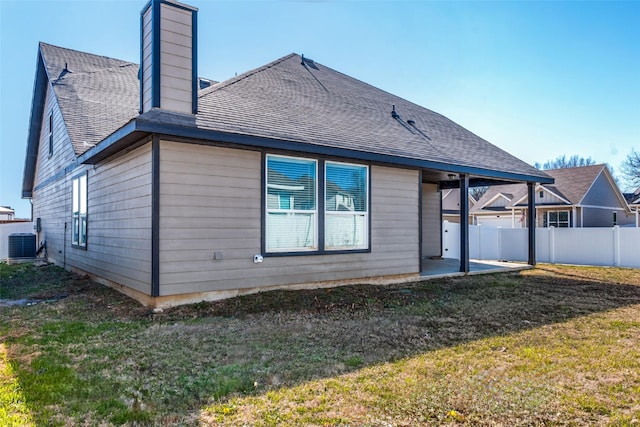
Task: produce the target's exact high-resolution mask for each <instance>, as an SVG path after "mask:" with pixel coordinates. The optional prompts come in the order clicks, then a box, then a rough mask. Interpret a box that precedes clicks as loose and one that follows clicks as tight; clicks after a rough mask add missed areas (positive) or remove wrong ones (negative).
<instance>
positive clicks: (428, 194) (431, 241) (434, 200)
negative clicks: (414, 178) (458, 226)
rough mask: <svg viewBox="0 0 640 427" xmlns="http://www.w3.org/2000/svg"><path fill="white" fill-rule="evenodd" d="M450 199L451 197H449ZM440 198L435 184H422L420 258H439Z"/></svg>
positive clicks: (440, 249) (440, 247)
mask: <svg viewBox="0 0 640 427" xmlns="http://www.w3.org/2000/svg"><path fill="white" fill-rule="evenodd" d="M449 197H451V195H450V196H449ZM441 200H442V197H441V195H440V192H439V191H438V186H437V184H422V256H423V257H431V256H439V255H441V253H442V244H441V238H440V235H441V232H442V219H441V215H440V201H441Z"/></svg>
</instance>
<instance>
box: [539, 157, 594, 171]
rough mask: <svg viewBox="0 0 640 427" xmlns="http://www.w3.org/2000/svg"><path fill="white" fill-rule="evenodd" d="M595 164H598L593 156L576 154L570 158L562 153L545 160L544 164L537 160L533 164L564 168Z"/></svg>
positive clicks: (544, 167) (547, 167)
mask: <svg viewBox="0 0 640 427" xmlns="http://www.w3.org/2000/svg"><path fill="white" fill-rule="evenodd" d="M595 164H596V162H595V160H593V159H592V158H591V157H587V158H584V157H581V156H579V155H577V154H574V155H573V156H571V157H569V158H568V159H567V156H564V155H562V156H558V157H556V158H555V159H553V160H548V161H546V162H544V164H543V165H541V164H540V163H538V162H536V163H534V164H533V166H534V167H535V168H536V169H563V168H576V167H580V166H590V165H595Z"/></svg>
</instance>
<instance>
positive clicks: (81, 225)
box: [71, 173, 87, 248]
mask: <svg viewBox="0 0 640 427" xmlns="http://www.w3.org/2000/svg"><path fill="white" fill-rule="evenodd" d="M71 185H72V188H73V191H72V193H73V202H72V206H73V210H72V221H71V244H72V245H74V246H79V247H82V248H86V247H87V174H86V173H83V174H82V175H79V176H77V177H76V178H74V179H73V180H72V184H71Z"/></svg>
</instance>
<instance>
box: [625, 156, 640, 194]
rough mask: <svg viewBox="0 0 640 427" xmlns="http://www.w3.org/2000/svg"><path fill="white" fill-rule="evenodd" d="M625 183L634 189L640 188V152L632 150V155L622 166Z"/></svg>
mask: <svg viewBox="0 0 640 427" xmlns="http://www.w3.org/2000/svg"><path fill="white" fill-rule="evenodd" d="M620 172H621V173H622V176H623V179H624V181H625V183H626V184H627V185H628V186H629V187H633V189H635V188H637V187H640V151H636V150H635V149H633V148H632V149H631V153H629V155H627V158H626V159H625V160H624V161H623V162H622V165H621V166H620Z"/></svg>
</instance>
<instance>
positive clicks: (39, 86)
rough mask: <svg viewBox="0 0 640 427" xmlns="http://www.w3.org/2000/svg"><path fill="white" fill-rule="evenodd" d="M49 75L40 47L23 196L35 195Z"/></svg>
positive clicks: (32, 101) (25, 197) (25, 163)
mask: <svg viewBox="0 0 640 427" xmlns="http://www.w3.org/2000/svg"><path fill="white" fill-rule="evenodd" d="M48 84H49V77H48V75H47V70H46V67H45V64H44V58H43V57H42V51H41V50H40V47H38V56H37V59H36V75H35V77H34V83H33V96H32V99H31V116H30V118H29V134H28V136H27V151H26V155H25V161H24V171H23V176H22V198H24V199H29V198H31V197H33V183H34V181H35V174H36V163H37V160H38V145H39V142H40V129H41V128H42V115H43V113H44V105H45V97H46V94H47V85H48Z"/></svg>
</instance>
